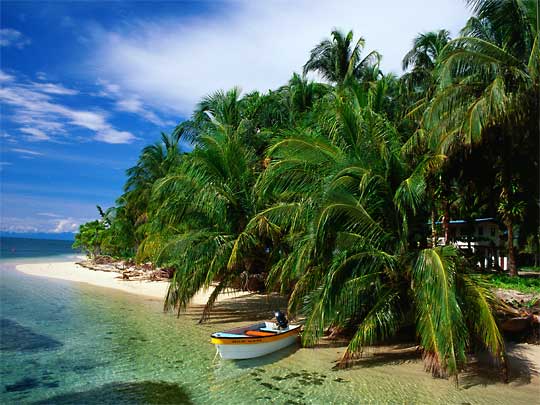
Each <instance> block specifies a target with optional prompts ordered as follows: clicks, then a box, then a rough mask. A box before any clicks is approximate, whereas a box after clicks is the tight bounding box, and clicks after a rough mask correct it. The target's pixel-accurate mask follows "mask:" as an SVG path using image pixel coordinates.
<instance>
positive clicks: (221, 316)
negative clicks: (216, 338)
mask: <svg viewBox="0 0 540 405" xmlns="http://www.w3.org/2000/svg"><path fill="white" fill-rule="evenodd" d="M284 308H287V300H286V299H285V298H284V297H282V296H279V295H277V294H270V295H260V294H255V293H254V294H250V295H248V296H243V297H238V298H231V299H229V300H226V301H222V302H218V303H217V304H216V305H215V306H214V308H213V309H212V313H211V314H210V318H208V319H207V320H206V321H205V324H207V325H212V324H226V323H237V322H246V323H248V322H259V321H264V320H270V319H272V318H273V317H274V311H275V310H276V309H284ZM203 309H204V306H193V307H191V308H190V310H189V312H188V314H189V315H191V316H192V319H193V320H194V321H196V322H198V321H199V319H200V317H201V315H202V312H203Z"/></svg>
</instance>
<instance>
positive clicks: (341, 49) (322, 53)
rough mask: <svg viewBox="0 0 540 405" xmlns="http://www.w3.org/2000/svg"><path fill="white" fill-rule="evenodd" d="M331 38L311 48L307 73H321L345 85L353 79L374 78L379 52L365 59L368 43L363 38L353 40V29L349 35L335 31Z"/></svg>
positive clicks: (334, 81)
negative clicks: (362, 53)
mask: <svg viewBox="0 0 540 405" xmlns="http://www.w3.org/2000/svg"><path fill="white" fill-rule="evenodd" d="M331 35H332V39H325V40H323V41H322V42H321V43H320V44H319V45H317V46H316V47H315V48H313V49H312V50H311V54H310V57H309V60H308V61H307V62H306V64H305V65H304V74H306V73H308V72H312V71H313V72H318V73H319V74H320V75H321V76H322V77H323V78H324V79H326V80H328V81H329V82H331V83H337V84H342V83H345V82H346V81H347V80H348V79H350V78H355V79H359V80H362V79H364V78H369V79H373V76H374V75H375V77H376V76H378V74H379V68H378V67H379V61H380V55H379V53H378V52H376V51H371V52H370V53H369V54H368V55H367V56H365V57H364V58H363V59H360V57H361V52H362V50H363V48H364V45H365V40H364V38H359V39H358V41H356V43H353V32H352V31H349V32H348V33H347V34H345V33H343V32H341V31H339V30H336V29H335V30H333V31H332V34H331Z"/></svg>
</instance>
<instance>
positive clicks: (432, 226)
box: [431, 209, 437, 248]
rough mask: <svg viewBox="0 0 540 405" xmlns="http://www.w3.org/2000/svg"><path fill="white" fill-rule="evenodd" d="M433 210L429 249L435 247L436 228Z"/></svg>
mask: <svg viewBox="0 0 540 405" xmlns="http://www.w3.org/2000/svg"><path fill="white" fill-rule="evenodd" d="M435 218H436V215H435V209H432V210H431V247H432V248H434V247H435V246H437V227H436V225H435Z"/></svg>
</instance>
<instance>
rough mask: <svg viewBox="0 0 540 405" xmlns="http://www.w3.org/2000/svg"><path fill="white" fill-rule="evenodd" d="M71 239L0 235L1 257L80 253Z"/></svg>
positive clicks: (33, 256) (17, 257)
mask: <svg viewBox="0 0 540 405" xmlns="http://www.w3.org/2000/svg"><path fill="white" fill-rule="evenodd" d="M71 245H73V241H69V240H50V239H29V238H11V237H0V259H4V260H9V259H21V258H39V257H49V256H60V255H74V254H77V253H80V252H79V251H78V250H74V249H73V248H72V247H71Z"/></svg>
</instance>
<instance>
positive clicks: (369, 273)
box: [76, 0, 540, 378]
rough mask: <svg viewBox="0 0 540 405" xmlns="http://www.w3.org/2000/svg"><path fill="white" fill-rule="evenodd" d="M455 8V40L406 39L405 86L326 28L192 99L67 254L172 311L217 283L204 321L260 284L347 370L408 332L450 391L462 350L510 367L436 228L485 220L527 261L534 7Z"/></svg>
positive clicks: (533, 191)
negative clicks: (131, 261)
mask: <svg viewBox="0 0 540 405" xmlns="http://www.w3.org/2000/svg"><path fill="white" fill-rule="evenodd" d="M468 3H469V5H470V7H471V9H472V11H473V14H474V15H473V17H471V19H470V20H469V21H468V22H467V24H466V26H465V27H464V28H463V30H462V31H461V32H460V34H459V36H458V37H457V38H453V39H452V38H451V37H450V34H449V32H448V31H446V30H439V31H433V32H426V33H421V34H419V35H418V36H417V37H416V38H415V39H414V41H413V46H412V48H411V50H410V51H409V52H408V53H407V54H406V55H405V56H404V58H403V68H404V74H403V75H402V76H401V77H398V76H396V75H393V74H386V73H384V72H383V71H381V68H380V60H381V55H380V54H379V53H378V52H376V51H365V46H366V41H365V40H364V39H363V38H358V39H355V37H354V35H353V33H352V31H349V32H342V31H340V30H334V31H332V32H331V36H330V38H328V39H326V40H324V41H322V42H321V43H319V44H318V45H316V46H315V47H314V48H313V49H312V51H311V53H310V55H309V57H308V60H307V62H306V63H305V65H304V66H303V74H301V75H300V74H294V75H293V76H292V78H291V79H290V81H289V82H288V83H286V84H285V85H283V86H282V87H280V88H278V89H276V90H271V91H269V92H268V93H259V92H252V93H248V94H243V93H242V92H241V91H240V89H239V88H233V89H230V90H227V91H223V90H219V91H216V92H215V93H213V94H211V95H208V96H206V97H205V98H204V99H202V101H201V102H200V103H199V104H198V105H197V106H196V108H195V111H194V112H193V115H192V117H191V118H190V119H189V120H186V121H183V122H181V123H180V124H179V125H178V126H177V127H176V128H175V129H174V131H173V132H172V134H171V135H165V134H163V135H162V137H161V140H160V141H159V142H157V143H155V144H153V145H151V146H148V147H146V148H144V149H143V151H142V153H141V155H140V158H139V161H138V163H137V164H136V165H135V166H134V167H133V168H131V169H129V170H128V171H127V175H128V179H127V182H126V186H125V189H124V194H122V196H120V198H119V199H118V201H117V204H116V206H115V207H113V208H111V209H109V210H107V211H105V212H103V211H102V210H101V209H100V213H101V220H99V221H93V222H90V223H88V224H84V225H82V226H81V229H80V232H79V234H78V236H77V241H76V244H77V245H78V246H81V247H84V248H86V249H87V250H88V251H89V253H91V254H92V255H95V254H110V255H113V256H117V257H134V258H135V259H136V260H137V261H139V262H147V261H150V262H152V263H154V264H155V265H157V266H166V267H170V268H173V269H175V272H174V276H173V278H172V279H171V281H170V287H169V290H168V293H167V296H166V297H165V308H166V309H170V310H176V311H181V310H182V309H184V308H185V307H186V305H187V304H188V303H189V301H190V299H191V298H192V297H193V296H194V294H195V293H196V292H197V291H198V290H199V289H201V288H209V287H211V286H213V287H215V288H214V290H213V293H212V294H211V296H210V299H209V301H208V303H207V306H206V308H205V311H204V314H203V318H202V320H204V319H206V318H207V317H208V316H209V315H210V313H211V310H212V307H213V304H214V302H215V300H216V298H217V297H218V295H219V294H220V293H222V292H224V291H225V290H226V289H227V288H230V287H242V286H245V285H246V284H247V283H248V282H249V280H250V279H252V278H254V277H255V278H257V279H259V280H263V281H264V286H265V287H264V288H265V290H266V291H276V292H280V293H282V294H284V295H285V296H286V297H287V298H288V302H289V313H290V314H294V315H298V316H302V317H304V318H305V325H304V333H303V343H304V344H305V345H314V344H316V343H317V341H318V340H319V339H320V338H321V337H322V336H323V335H324V334H325V333H327V332H328V331H332V332H333V333H340V332H346V331H348V332H351V335H350V336H351V338H350V341H349V345H348V348H347V351H346V353H345V355H344V356H343V358H342V359H341V362H340V364H341V365H346V364H348V363H349V362H350V361H351V360H352V359H353V358H354V357H355V356H356V355H358V354H359V353H361V352H362V350H363V348H364V347H366V346H368V345H372V344H376V343H379V342H383V341H385V340H387V339H389V338H391V337H392V336H394V335H396V334H397V333H398V332H399V331H400V330H403V328H405V327H408V326H411V325H415V331H416V338H417V340H418V342H419V345H420V347H421V349H422V351H423V357H424V360H425V365H426V369H427V370H429V371H430V372H432V373H433V374H434V375H437V376H448V375H450V376H455V377H456V378H457V375H458V373H459V371H460V370H461V369H462V368H463V367H464V365H465V364H466V360H467V354H468V353H469V352H470V351H471V350H474V349H483V350H488V351H489V352H490V353H491V354H492V355H493V357H494V358H495V359H496V360H497V361H499V362H500V364H503V365H504V363H505V349H504V342H503V339H502V336H501V333H500V331H499V328H498V325H497V322H496V319H495V317H494V310H495V306H496V300H495V298H494V296H493V293H492V292H491V290H490V288H489V287H490V286H489V284H488V283H487V282H486V277H484V276H482V275H479V274H476V273H477V272H478V269H477V268H476V267H475V260H474V257H472V256H471V255H470V254H468V253H467V252H464V251H461V250H460V249H458V248H456V247H455V246H453V245H452V244H451V243H450V239H449V236H448V228H449V222H450V220H451V219H459V218H463V219H466V220H468V219H472V218H475V217H480V216H484V217H485V216H490V217H495V218H497V219H498V220H499V223H500V224H501V232H502V231H504V232H505V233H506V239H507V251H508V256H509V270H510V272H509V274H510V275H516V274H517V264H516V262H517V258H518V253H519V249H520V248H523V249H524V250H526V249H529V250H531V249H532V250H533V251H532V252H530V253H533V254H536V255H537V254H538V252H537V249H538V243H536V244H535V243H532V242H530V241H531V240H532V241H538V240H539V239H538V235H539V218H538V207H539V199H538V195H539V190H538V184H539V179H538V156H539V153H538V151H539V144H538V142H539V136H538V134H539V114H538V111H539V107H540V106H539V89H540V87H539V86H540V82H539V77H540V50H539V40H538V32H539V28H538V25H539V21H538V20H539V16H538V13H539V11H538V4H537V2H535V1H532V0H508V1H496V0H469V1H468ZM312 73H316V74H317V75H318V77H321V78H322V79H323V81H322V82H316V81H313V80H311V79H310V77H311V76H310V75H311V74H312ZM181 144H184V145H185V144H188V145H190V147H189V148H187V149H182V148H181V147H180V145H181ZM438 224H441V225H442V226H438Z"/></svg>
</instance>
